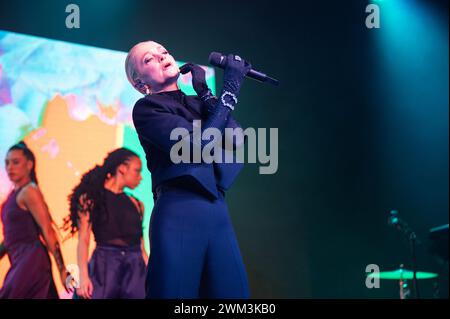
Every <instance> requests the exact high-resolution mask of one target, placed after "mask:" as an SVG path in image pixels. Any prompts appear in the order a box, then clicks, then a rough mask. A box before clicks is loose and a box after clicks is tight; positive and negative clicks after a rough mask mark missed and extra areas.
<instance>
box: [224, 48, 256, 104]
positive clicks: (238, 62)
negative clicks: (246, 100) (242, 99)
mask: <svg viewBox="0 0 450 319" xmlns="http://www.w3.org/2000/svg"><path fill="white" fill-rule="evenodd" d="M251 68H252V66H251V64H250V63H248V62H247V61H245V60H244V59H242V58H240V57H239V56H237V55H234V54H228V56H227V63H226V65H225V70H224V73H223V91H228V92H230V93H233V94H235V95H238V94H239V91H240V90H241V86H242V82H243V80H244V77H245V75H246V74H247V73H248V71H250V70H251Z"/></svg>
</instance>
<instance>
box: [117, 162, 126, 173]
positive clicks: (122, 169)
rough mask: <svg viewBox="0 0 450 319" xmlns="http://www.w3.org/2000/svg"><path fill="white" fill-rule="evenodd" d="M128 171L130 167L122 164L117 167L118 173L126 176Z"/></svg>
mask: <svg viewBox="0 0 450 319" xmlns="http://www.w3.org/2000/svg"><path fill="white" fill-rule="evenodd" d="M127 170H128V166H127V165H126V164H120V165H119V166H117V173H119V174H122V175H124V174H125V173H126V172H127Z"/></svg>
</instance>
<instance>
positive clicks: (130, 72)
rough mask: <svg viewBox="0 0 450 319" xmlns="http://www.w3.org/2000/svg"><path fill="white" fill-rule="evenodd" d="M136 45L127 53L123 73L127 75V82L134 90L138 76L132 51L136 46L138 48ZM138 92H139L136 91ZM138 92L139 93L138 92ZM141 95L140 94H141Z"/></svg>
mask: <svg viewBox="0 0 450 319" xmlns="http://www.w3.org/2000/svg"><path fill="white" fill-rule="evenodd" d="M138 45H139V43H138V44H136V45H135V46H133V47H132V48H131V49H130V51H128V54H127V57H126V59H125V73H126V75H127V79H128V82H130V83H131V85H132V86H133V87H134V88H135V89H136V90H138V89H137V88H136V79H137V78H138V76H139V74H138V73H137V71H136V62H135V61H134V56H133V53H134V52H133V51H134V48H136V46H138ZM138 91H139V90H138ZM139 92H140V91H139ZM141 93H142V92H141Z"/></svg>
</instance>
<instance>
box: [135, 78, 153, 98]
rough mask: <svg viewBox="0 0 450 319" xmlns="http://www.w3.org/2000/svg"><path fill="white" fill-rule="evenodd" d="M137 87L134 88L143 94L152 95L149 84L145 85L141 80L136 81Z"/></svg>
mask: <svg viewBox="0 0 450 319" xmlns="http://www.w3.org/2000/svg"><path fill="white" fill-rule="evenodd" d="M135 83H136V84H135V85H134V87H135V88H136V89H137V90H138V91H139V92H141V93H142V94H144V95H145V94H150V92H151V90H150V86H149V85H148V84H145V83H144V82H142V81H141V79H136V80H135Z"/></svg>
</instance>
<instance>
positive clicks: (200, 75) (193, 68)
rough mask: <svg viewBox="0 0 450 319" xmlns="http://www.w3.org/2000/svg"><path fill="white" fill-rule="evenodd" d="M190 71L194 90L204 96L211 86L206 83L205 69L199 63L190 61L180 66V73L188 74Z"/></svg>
mask: <svg viewBox="0 0 450 319" xmlns="http://www.w3.org/2000/svg"><path fill="white" fill-rule="evenodd" d="M188 72H191V75H192V86H193V87H194V90H195V92H196V93H197V95H198V96H199V97H202V96H204V95H205V94H207V92H208V90H209V88H208V85H207V84H206V74H205V70H204V69H203V68H202V67H201V66H199V65H197V64H193V63H191V62H188V63H186V64H184V65H183V66H182V67H181V68H180V73H181V74H186V73H188Z"/></svg>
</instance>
